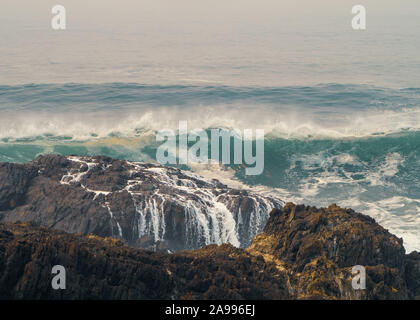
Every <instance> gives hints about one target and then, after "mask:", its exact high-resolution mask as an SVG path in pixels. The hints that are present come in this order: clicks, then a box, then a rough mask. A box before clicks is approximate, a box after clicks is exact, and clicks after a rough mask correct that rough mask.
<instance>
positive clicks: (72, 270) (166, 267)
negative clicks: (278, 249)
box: [0, 223, 289, 299]
mask: <svg viewBox="0 0 420 320" xmlns="http://www.w3.org/2000/svg"><path fill="white" fill-rule="evenodd" d="M54 265H62V266H64V267H65V269H66V290H53V289H52V287H51V280H52V277H53V275H52V274H51V269H52V267H53V266H54ZM287 298H289V294H288V291H287V289H286V283H285V278H284V277H283V276H282V275H281V274H280V273H279V272H277V270H276V268H275V266H274V265H272V264H267V263H265V262H264V260H263V259H262V258H261V257H255V256H253V255H250V254H248V253H246V252H245V251H244V250H242V249H238V248H235V247H233V246H232V245H229V244H224V245H221V246H216V245H211V246H208V247H205V248H203V249H199V250H196V251H186V252H179V253H175V254H171V255H168V254H164V253H159V252H151V251H145V250H141V249H135V248H130V247H125V246H123V243H122V242H121V241H120V240H117V239H113V238H106V239H103V238H100V237H97V236H78V235H72V234H68V233H65V232H62V231H55V230H48V229H46V228H39V227H33V226H30V225H28V224H1V223H0V299H287Z"/></svg>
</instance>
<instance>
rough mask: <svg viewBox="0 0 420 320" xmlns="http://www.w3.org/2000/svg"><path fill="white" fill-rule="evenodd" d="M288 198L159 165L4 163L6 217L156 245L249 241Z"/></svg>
mask: <svg viewBox="0 0 420 320" xmlns="http://www.w3.org/2000/svg"><path fill="white" fill-rule="evenodd" d="M282 205H283V202H282V201H280V200H278V199H275V198H271V197H263V196H260V195H257V194H252V193H250V192H247V191H245V190H235V189H231V188H228V187H226V186H225V185H223V184H222V183H220V182H219V181H217V180H207V179H203V178H201V177H199V176H197V175H195V174H193V173H189V172H186V171H181V170H178V169H176V168H171V167H164V166H160V165H155V164H142V163H134V162H129V161H122V160H115V159H112V158H108V157H100V156H98V157H64V156H59V155H46V156H39V157H37V158H36V159H35V160H34V161H31V162H29V163H25V164H10V163H1V164H0V221H2V222H16V221H22V222H29V221H31V222H33V223H35V224H38V225H40V226H45V227H48V228H54V229H59V230H64V231H67V232H70V233H80V234H84V235H88V234H95V235H98V236H101V237H115V238H119V239H121V240H123V241H124V243H125V244H128V245H130V246H134V247H140V248H148V249H152V250H165V251H166V250H169V251H171V252H173V251H178V250H184V249H197V248H201V247H203V246H204V245H208V244H212V243H215V244H222V243H231V244H232V245H234V246H236V247H242V248H245V247H248V246H249V245H250V243H251V240H252V238H253V237H254V236H256V235H257V234H259V233H260V232H261V231H262V229H263V228H264V226H265V224H266V222H267V220H268V218H269V213H270V211H271V210H272V209H273V208H281V207H282Z"/></svg>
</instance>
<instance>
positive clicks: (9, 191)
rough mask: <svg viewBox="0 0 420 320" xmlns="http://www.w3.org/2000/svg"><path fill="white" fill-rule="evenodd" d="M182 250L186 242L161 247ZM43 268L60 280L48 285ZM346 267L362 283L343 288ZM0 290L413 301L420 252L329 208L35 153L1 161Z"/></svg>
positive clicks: (168, 172)
mask: <svg viewBox="0 0 420 320" xmlns="http://www.w3.org/2000/svg"><path fill="white" fill-rule="evenodd" d="M270 212H271V213H270ZM59 230H64V231H66V232H64V231H59ZM75 233H77V234H78V235H75ZM211 243H215V244H218V245H214V244H213V245H208V244H211ZM223 243H224V244H223ZM206 245H207V246H206ZM129 246H131V247H129ZM203 246H204V247H203ZM133 247H139V248H147V249H151V250H152V251H146V250H143V249H137V248H133ZM200 247H203V248H201V249H197V248H200ZM156 249H157V250H156ZM182 249H196V250H187V251H181V252H176V253H174V254H167V253H166V252H167V251H171V252H174V251H178V250H182ZM153 251H158V252H153ZM53 265H63V266H65V267H66V270H67V275H68V278H67V283H68V289H66V290H62V291H61V290H58V291H55V290H52V288H51V279H52V275H51V268H52V266H53ZM356 265H361V266H363V267H365V269H366V289H365V290H354V289H353V287H352V279H353V276H354V275H353V274H352V267H354V266H356ZM1 298H3V299H21V298H25V299H213V298H217V299H420V253H418V252H412V253H411V254H409V255H406V254H405V250H404V247H403V242H402V239H399V238H397V237H396V236H394V235H392V234H390V233H389V232H388V231H387V230H385V229H384V228H382V227H381V226H380V225H378V224H377V223H376V222H375V221H374V219H372V218H370V217H368V216H365V215H363V214H360V213H356V212H354V211H353V210H351V209H343V208H339V207H337V206H336V205H331V206H330V207H328V208H320V209H317V208H314V207H308V206H304V205H298V206H296V205H294V204H291V203H288V204H286V205H285V206H284V207H283V203H282V202H281V201H280V200H277V199H274V198H270V197H263V196H259V195H256V194H252V193H249V192H247V191H243V190H235V189H231V188H228V187H226V186H224V185H223V184H221V183H220V182H218V181H217V180H206V179H203V178H200V177H199V176H197V175H194V174H191V173H188V172H184V171H181V170H178V169H175V168H168V167H163V166H159V165H154V164H140V163H132V162H128V161H121V160H114V159H111V158H107V157H63V156H57V155H50V156H40V157H37V158H36V159H35V160H34V161H32V162H29V163H26V164H9V163H1V164H0V299H1Z"/></svg>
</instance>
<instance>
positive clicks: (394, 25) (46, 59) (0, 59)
mask: <svg viewBox="0 0 420 320" xmlns="http://www.w3.org/2000/svg"><path fill="white" fill-rule="evenodd" d="M0 1H1V2H0V41H1V46H0V84H2V83H6V84H13V83H29V82H41V83H42V82H66V81H70V82H103V81H105V82H113V81H133V82H141V83H165V82H171V83H179V82H185V81H187V82H188V81H190V80H191V81H192V82H195V81H204V82H212V83H224V84H235V85H242V84H252V85H256V84H258V85H279V84H281V85H284V84H296V83H306V82H309V83H319V82H360V81H365V82H377V83H380V82H383V83H386V84H388V83H395V84H396V83H398V84H399V83H400V82H403V81H408V84H407V85H411V82H415V79H414V77H415V75H416V74H418V70H419V68H420V67H419V66H420V58H419V54H418V52H419V50H420V48H419V46H420V44H419V38H420V23H419V21H420V1H419V0H401V1H394V0H363V1H359V0H357V1H356V0H340V1H337V0H319V1H314V0H287V1H279V0H258V1H257V0H253V1H251V0H211V1H210V0H201V1H200V0H177V1H174V0H150V1H145V0H140V1H139V0H118V1H116V0H114V1H112V0H89V1H86V0H60V1H58V0H37V1H33V0H0ZM57 4H61V5H64V6H65V8H66V10H67V30H65V31H55V30H52V28H51V18H52V14H51V9H52V7H53V6H54V5H57ZM356 4H363V5H364V6H365V7H366V9H367V30H366V31H362V32H358V31H354V30H352V29H351V20H352V17H353V16H352V13H351V8H352V7H353V6H354V5H356Z"/></svg>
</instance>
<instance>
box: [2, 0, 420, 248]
mask: <svg viewBox="0 0 420 320" xmlns="http://www.w3.org/2000/svg"><path fill="white" fill-rule="evenodd" d="M4 2H5V3H4V5H2V10H1V12H0V40H1V46H0V114H1V116H0V161H8V162H25V161H30V160H32V159H34V157H36V156H37V155H38V154H44V153H58V154H63V155H107V156H111V157H114V158H120V159H128V160H132V161H145V162H150V161H155V157H156V149H157V147H158V145H159V144H158V143H157V142H156V137H155V133H156V131H158V130H162V129H176V128H177V127H178V122H179V121H185V120H186V121H188V127H189V128H190V129H194V128H202V129H211V128H228V129H232V128H236V129H240V130H243V129H252V130H254V132H255V130H256V129H264V132H265V141H264V148H265V153H264V160H265V161H264V172H263V174H261V175H257V176H247V175H245V173H244V168H243V167H242V166H238V165H234V164H232V165H227V166H217V165H213V166H206V165H189V166H188V165H187V166H182V168H183V169H186V170H191V171H195V172H197V173H198V174H201V175H203V176H206V177H213V178H218V179H220V180H221V181H222V182H224V183H226V184H228V185H230V186H233V187H241V188H249V189H253V190H255V191H257V192H260V193H264V194H271V195H276V196H278V197H279V198H281V199H282V200H284V201H293V202H296V203H304V204H307V205H314V206H328V205H329V204H331V203H336V204H338V205H340V206H343V207H351V208H353V209H355V210H357V211H359V212H362V213H365V214H368V215H370V216H372V217H373V218H375V219H376V220H377V222H378V223H380V224H381V225H382V226H384V227H385V228H387V229H389V231H390V232H392V233H394V234H396V235H397V236H399V237H402V238H403V239H404V245H405V248H406V250H407V251H408V252H410V251H412V250H420V234H419V230H420V76H419V74H420V55H419V52H420V41H419V39H420V29H419V21H420V3H419V1H417V0H404V1H401V2H398V3H396V2H395V3H394V2H391V1H383V0H366V1H365V2H364V5H365V6H366V9H367V30H365V31H355V30H353V29H352V28H351V20H352V17H353V16H352V13H351V8H352V6H353V5H354V4H355V3H353V2H352V1H350V0H345V1H340V2H337V1H333V0H325V1H323V4H322V5H319V4H318V3H314V2H313V1H308V0H306V1H305V0H302V1H282V2H278V1H273V0H263V1H258V2H256V1H243V0H241V1H239V0H232V1H231V2H229V3H227V2H226V1H212V2H211V4H210V3H207V4H204V3H201V2H200V3H198V2H196V1H189V0H180V1H176V2H175V1H161V0H158V1H153V2H152V1H136V3H134V2H133V1H130V0H121V1H120V2H119V3H118V5H116V4H115V3H112V2H109V3H108V2H104V1H96V2H95V1H93V0H92V1H90V2H89V4H87V3H86V1H82V0H72V1H63V2H62V3H61V4H62V5H64V6H65V7H66V10H67V29H66V30H62V31H55V30H52V29H51V23H50V22H51V6H52V4H51V3H50V2H49V1H46V0H43V1H39V2H37V3H36V4H34V3H33V2H31V1H28V0H26V1H24V2H23V3H22V5H17V4H16V3H15V1H12V0H4Z"/></svg>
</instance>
